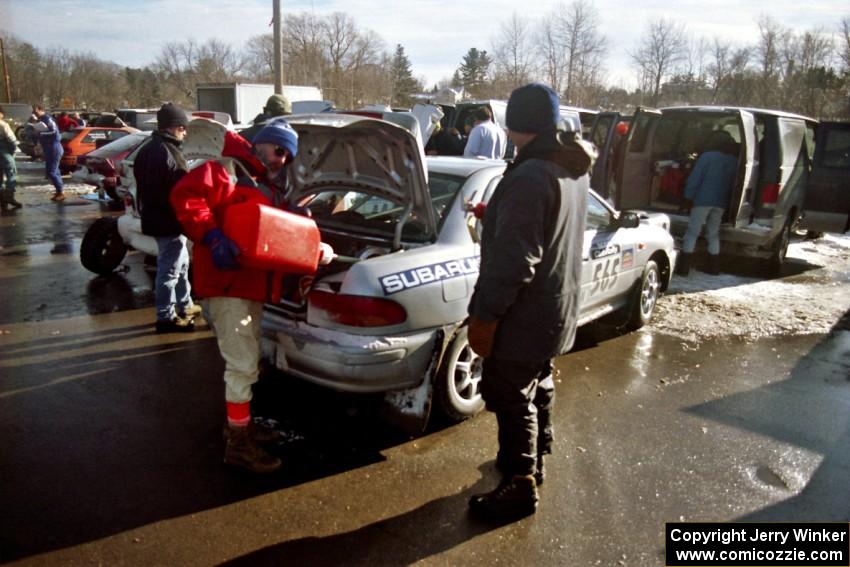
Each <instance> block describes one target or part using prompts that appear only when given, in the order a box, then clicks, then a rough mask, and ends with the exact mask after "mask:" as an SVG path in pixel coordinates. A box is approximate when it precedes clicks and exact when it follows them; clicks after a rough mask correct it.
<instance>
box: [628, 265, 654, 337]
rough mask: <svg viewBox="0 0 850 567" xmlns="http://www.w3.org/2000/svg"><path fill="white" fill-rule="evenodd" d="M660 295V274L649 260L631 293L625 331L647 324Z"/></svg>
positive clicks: (634, 329)
mask: <svg viewBox="0 0 850 567" xmlns="http://www.w3.org/2000/svg"><path fill="white" fill-rule="evenodd" d="M660 295H661V272H660V271H659V269H658V264H656V263H655V260H650V261H648V262H647V263H646V267H644V269H643V275H642V276H641V278H640V281H639V282H636V283H635V287H634V290H633V291H632V297H631V299H630V300H629V305H628V313H629V320H628V321H627V322H626V329H628V330H629V331H636V330H637V329H640V328H641V327H643V326H644V325H646V324H647V323H649V320H650V319H651V318H652V313H653V312H654V311H655V305H656V303H658V298H659V297H660Z"/></svg>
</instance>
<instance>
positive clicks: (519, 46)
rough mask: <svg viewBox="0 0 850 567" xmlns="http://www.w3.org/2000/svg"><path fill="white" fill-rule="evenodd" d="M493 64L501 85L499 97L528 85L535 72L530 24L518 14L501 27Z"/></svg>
mask: <svg viewBox="0 0 850 567" xmlns="http://www.w3.org/2000/svg"><path fill="white" fill-rule="evenodd" d="M492 43H493V63H494V67H495V74H496V77H497V81H496V82H498V83H500V84H499V88H498V91H501V92H500V93H499V95H497V96H505V95H506V94H508V93H510V92H511V91H512V90H513V89H515V88H517V87H519V86H522V85H523V84H525V83H527V82H528V81H529V79H530V78H531V73H532V70H533V63H532V50H531V32H530V31H529V23H528V20H527V19H525V18H522V17H520V16H519V15H518V14H517V13H516V12H514V14H513V15H512V16H511V18H510V20H508V21H507V22H503V23H502V25H501V26H500V27H499V34H498V36H497V37H495V38H494V39H493V41H492Z"/></svg>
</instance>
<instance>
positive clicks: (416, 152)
mask: <svg viewBox="0 0 850 567" xmlns="http://www.w3.org/2000/svg"><path fill="white" fill-rule="evenodd" d="M412 120H413V123H414V124H415V119H412ZM289 123H290V125H291V126H292V127H293V128H294V129H295V131H296V132H298V156H297V157H296V158H295V161H294V162H293V164H292V167H291V168H290V170H289V180H290V183H291V184H292V193H291V194H290V198H291V199H292V200H293V201H295V202H297V201H300V200H302V199H303V198H305V197H309V196H311V195H313V194H316V193H318V192H320V191H327V190H333V189H334V188H337V187H340V188H346V189H348V188H350V189H351V190H356V191H359V192H362V193H367V194H371V195H376V196H378V197H381V198H383V199H387V200H389V201H391V202H392V203H395V204H397V205H399V206H402V207H405V208H406V209H407V211H408V214H407V218H410V217H411V216H415V218H416V219H417V221H419V222H421V223H423V224H425V225H426V227H427V228H428V229H429V231H430V233H431V234H432V235H435V236H436V233H437V229H436V225H437V222H436V217H435V215H434V209H433V207H432V205H431V196H430V193H429V190H428V175H427V170H426V169H425V156H424V152H423V149H422V145H421V143H420V142H419V141H418V139H417V137H416V134H415V133H414V132H412V131H411V130H409V129H407V128H404V127H402V126H399V125H396V124H392V123H390V122H387V121H385V120H376V119H374V118H367V117H363V116H352V115H344V114H310V115H300V116H291V117H290V118H289ZM399 224H404V223H403V222H401V223H399ZM399 233H400V227H399Z"/></svg>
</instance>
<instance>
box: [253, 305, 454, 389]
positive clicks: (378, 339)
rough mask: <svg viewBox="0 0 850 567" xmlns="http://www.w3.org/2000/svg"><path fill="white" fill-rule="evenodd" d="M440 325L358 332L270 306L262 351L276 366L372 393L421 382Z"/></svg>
mask: <svg viewBox="0 0 850 567" xmlns="http://www.w3.org/2000/svg"><path fill="white" fill-rule="evenodd" d="M437 336H438V331H437V330H436V329H430V330H426V331H419V332H414V333H409V334H401V335H393V336H371V335H353V334H350V333H346V332H342V331H335V330H329V329H322V328H319V327H315V326H313V325H309V324H307V323H306V322H303V321H295V320H293V319H290V318H288V317H286V316H284V315H281V314H278V313H275V312H274V311H272V310H270V309H268V308H267V309H266V310H265V312H264V314H263V338H262V343H263V356H264V358H266V359H267V360H268V361H269V362H271V363H272V364H273V365H274V366H275V367H276V368H278V369H280V370H283V371H285V372H288V373H290V374H293V375H295V376H297V377H299V378H301V379H304V380H306V381H308V382H312V383H314V384H318V385H320V386H324V387H326V388H331V389H333V390H339V391H344V392H356V393H373V392H387V391H392V390H401V389H405V388H412V387H416V386H418V385H420V384H421V383H422V380H423V379H424V377H425V375H426V372H427V369H428V365H429V364H430V362H431V360H432V358H433V352H434V347H435V344H436V341H437Z"/></svg>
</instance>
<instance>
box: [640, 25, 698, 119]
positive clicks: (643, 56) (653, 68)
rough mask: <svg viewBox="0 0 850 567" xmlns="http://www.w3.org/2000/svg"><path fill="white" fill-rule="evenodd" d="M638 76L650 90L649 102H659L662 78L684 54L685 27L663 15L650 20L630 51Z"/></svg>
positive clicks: (670, 72)
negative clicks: (641, 37) (642, 34)
mask: <svg viewBox="0 0 850 567" xmlns="http://www.w3.org/2000/svg"><path fill="white" fill-rule="evenodd" d="M630 56H631V58H632V61H634V62H635V64H636V65H637V66H638V73H639V79H640V81H641V83H642V84H644V85H645V88H647V89H648V90H649V92H650V104H653V105H654V104H658V99H659V94H660V93H661V83H662V81H663V80H664V79H665V78H667V77H668V76H670V75H671V74H672V73H673V72H674V71H675V69H676V65H678V64H679V63H681V62H682V61H683V60H684V59H685V57H686V44H685V29H684V26H683V25H682V24H679V23H677V22H674V21H671V20H666V19H664V18H661V19H658V20H655V21H653V22H650V23H649V26H648V29H647V32H646V33H645V34H644V37H643V39H642V40H641V42H640V45H639V46H638V48H637V49H636V50H635V51H633V52H632V53H630Z"/></svg>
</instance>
